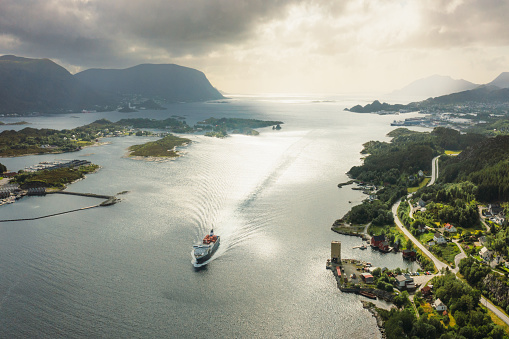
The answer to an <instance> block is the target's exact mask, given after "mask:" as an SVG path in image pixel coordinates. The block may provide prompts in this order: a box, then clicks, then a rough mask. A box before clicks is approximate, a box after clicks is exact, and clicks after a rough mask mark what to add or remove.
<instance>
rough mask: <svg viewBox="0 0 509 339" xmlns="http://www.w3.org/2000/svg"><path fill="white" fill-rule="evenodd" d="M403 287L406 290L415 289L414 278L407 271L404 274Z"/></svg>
mask: <svg viewBox="0 0 509 339" xmlns="http://www.w3.org/2000/svg"><path fill="white" fill-rule="evenodd" d="M405 279H406V280H405V287H406V289H407V290H413V289H415V283H414V278H412V276H411V275H410V274H408V273H406V274H405Z"/></svg>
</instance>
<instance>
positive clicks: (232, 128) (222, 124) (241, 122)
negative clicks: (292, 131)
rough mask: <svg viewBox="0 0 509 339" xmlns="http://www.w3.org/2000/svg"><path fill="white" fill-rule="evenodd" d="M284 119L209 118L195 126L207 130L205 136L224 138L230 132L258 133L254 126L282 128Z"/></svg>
mask: <svg viewBox="0 0 509 339" xmlns="http://www.w3.org/2000/svg"><path fill="white" fill-rule="evenodd" d="M281 124H283V122H282V121H264V120H256V119H240V118H221V119H216V118H209V119H206V120H204V121H200V122H198V124H196V125H195V126H194V127H195V129H201V130H207V131H208V132H207V133H205V136H208V137H216V138H224V137H226V136H228V132H229V133H231V134H243V135H258V134H260V133H259V132H258V131H256V130H254V128H262V127H269V126H278V127H273V129H278V130H279V129H281Z"/></svg>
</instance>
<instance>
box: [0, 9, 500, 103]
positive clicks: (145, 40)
mask: <svg viewBox="0 0 509 339" xmlns="http://www.w3.org/2000/svg"><path fill="white" fill-rule="evenodd" d="M508 13H509V1H508V0H399V1H398V0H383V1H382V0H380V1H377V0H143V1H141V0H0V55H5V54H14V55H18V56H24V57H30V58H49V59H52V60H53V61H55V62H57V63H58V64H60V65H62V66H63V67H65V68H66V69H67V70H69V71H70V72H71V73H76V72H79V71H82V70H85V69H88V68H127V67H131V66H135V65H137V64H141V63H173V64H178V65H182V66H186V67H192V68H195V69H198V70H200V71H202V72H204V73H205V74H206V75H207V77H208V79H209V80H210V82H211V83H212V85H213V86H214V87H216V88H218V89H219V90H222V91H224V92H226V93H244V94H248V93H253V94H255V93H333V94H334V93H335V94H339V93H377V92H378V93H388V92H391V91H393V90H395V89H398V88H401V87H403V86H405V85H407V84H409V83H411V82H412V81H414V80H417V79H420V78H424V77H428V76H431V75H434V74H439V75H447V76H451V77H453V78H455V79H465V80H468V81H471V82H474V83H479V84H482V83H488V82H490V81H491V80H493V79H494V78H495V77H496V76H498V75H499V74H500V73H501V72H504V71H509V29H507V24H506V17H507V14H508Z"/></svg>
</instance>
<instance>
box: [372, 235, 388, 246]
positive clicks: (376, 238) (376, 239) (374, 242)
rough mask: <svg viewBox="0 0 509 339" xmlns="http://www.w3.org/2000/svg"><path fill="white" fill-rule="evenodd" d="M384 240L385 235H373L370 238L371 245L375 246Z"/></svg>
mask: <svg viewBox="0 0 509 339" xmlns="http://www.w3.org/2000/svg"><path fill="white" fill-rule="evenodd" d="M384 241H385V235H383V234H382V235H375V236H373V237H372V238H371V247H377V248H378V246H380V243H381V242H384Z"/></svg>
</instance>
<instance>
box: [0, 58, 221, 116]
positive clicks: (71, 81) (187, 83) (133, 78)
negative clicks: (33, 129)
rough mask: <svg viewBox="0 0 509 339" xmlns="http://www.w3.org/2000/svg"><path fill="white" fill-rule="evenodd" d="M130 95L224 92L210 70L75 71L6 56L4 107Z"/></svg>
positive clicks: (171, 98)
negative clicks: (208, 73)
mask: <svg viewBox="0 0 509 339" xmlns="http://www.w3.org/2000/svg"><path fill="white" fill-rule="evenodd" d="M126 97H128V98H129V97H140V98H145V99H158V100H159V101H162V102H166V103H172V102H194V101H207V100H215V99H221V98H224V97H223V96H222V95H221V93H219V91H217V90H216V89H215V88H214V87H212V85H211V84H210V82H209V81H208V80H207V78H206V76H205V74H203V73H202V72H200V71H197V70H195V69H192V68H187V67H182V66H177V65H171V64H162V65H149V64H145V65H138V66H135V67H131V68H127V69H90V70H86V71H83V72H80V73H78V74H75V75H72V74H71V73H69V72H68V71H67V70H66V69H65V68H63V67H62V66H60V65H58V64H56V63H55V62H53V61H51V60H49V59H30V58H23V57H18V56H13V55H4V56H0V113H2V114H5V113H21V114H23V113H27V112H34V111H36V112H53V113H58V112H68V111H74V112H76V111H81V110H83V109H87V110H94V109H97V110H100V109H111V108H112V107H113V108H116V107H117V105H119V104H120V103H121V102H122V101H123V100H125V99H126Z"/></svg>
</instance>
